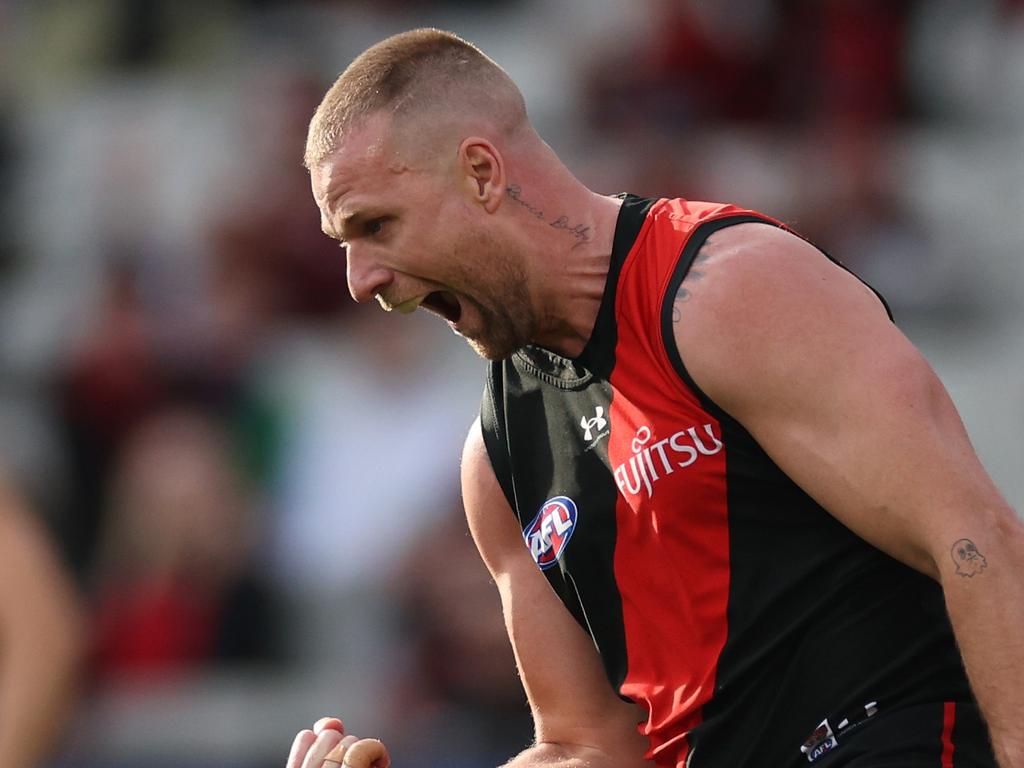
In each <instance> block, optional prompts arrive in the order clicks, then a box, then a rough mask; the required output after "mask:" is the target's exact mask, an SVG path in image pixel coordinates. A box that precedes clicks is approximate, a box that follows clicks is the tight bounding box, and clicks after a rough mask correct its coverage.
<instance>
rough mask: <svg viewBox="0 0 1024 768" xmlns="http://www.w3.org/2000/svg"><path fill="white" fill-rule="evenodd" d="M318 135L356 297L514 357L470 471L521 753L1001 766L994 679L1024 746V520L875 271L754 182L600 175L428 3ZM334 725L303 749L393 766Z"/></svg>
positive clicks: (547, 762) (316, 179) (370, 743)
mask: <svg viewBox="0 0 1024 768" xmlns="http://www.w3.org/2000/svg"><path fill="white" fill-rule="evenodd" d="M306 164H307V167H308V168H309V169H310V173H311V180H312V188H313V194H314V197H315V199H316V202H317V205H318V206H319V208H320V211H321V217H322V225H323V229H324V231H325V232H326V233H327V234H328V235H330V236H332V237H336V238H338V239H339V240H341V241H342V242H343V244H344V245H345V247H346V249H347V258H348V282H349V289H350V291H351V293H352V295H353V297H354V298H355V299H356V300H357V301H363V302H365V301H369V300H370V299H373V298H376V299H377V301H379V302H380V304H381V306H383V307H384V308H385V309H386V310H391V309H398V310H399V311H401V312H411V311H413V310H414V309H416V308H419V307H422V308H424V309H426V310H428V311H431V312H433V313H435V314H437V315H440V316H441V317H442V318H443V319H444V320H446V321H447V322H448V323H449V325H450V326H451V327H452V328H453V329H454V330H455V331H456V333H458V334H460V335H462V336H464V337H465V338H466V339H467V340H468V341H469V343H470V344H471V345H472V346H473V347H474V348H475V349H476V350H478V351H479V352H480V354H481V355H483V356H484V357H486V358H488V359H490V360H492V361H494V362H492V364H491V367H490V370H489V374H488V378H487V388H486V392H485V396H484V402H483V407H482V410H481V419H480V420H479V421H478V422H477V423H476V424H475V425H474V426H473V428H472V429H471V431H470V434H469V437H468V439H467V441H466V447H465V452H464V456H463V466H462V480H463V492H464V497H465V504H466V511H467V515H468V519H469V525H470V529H471V531H472V533H473V536H474V538H475V540H476V543H477V546H478V548H479V550H480V553H481V555H482V556H483V559H484V561H485V562H486V563H487V565H488V567H489V568H490V570H491V572H492V574H493V576H494V579H495V581H496V583H497V585H498V588H499V591H500V593H501V598H502V602H503V606H504V612H505V617H506V622H507V625H508V630H509V635H510V637H511V640H512V644H513V646H514V649H515V652H516V658H517V662H518V665H519V669H520V674H521V676H522V680H523V685H524V687H525V689H526V693H527V696H528V698H529V702H530V706H531V709H532V712H533V716H534V719H535V723H536V744H535V745H534V746H532V747H531V748H529V749H527V750H526V751H525V752H523V753H522V754H520V755H519V756H518V757H515V758H514V759H512V761H511V762H510V763H508V768H527V767H528V766H529V767H534V766H536V767H537V768H540V767H541V766H543V767H545V768H568V767H569V766H584V765H585V766H592V768H630V766H641V765H648V764H650V762H648V761H653V762H654V763H655V764H657V765H661V766H675V767H676V768H682V767H683V766H687V767H690V768H700V767H703V766H711V767H712V768H740V767H742V766H759V767H761V766H764V767H766V768H777V767H778V766H798V765H806V764H808V762H810V763H816V764H817V766H826V767H827V768H836V767H837V766H850V767H856V768H886V767H887V766H892V767H895V766H899V767H900V768H910V767H916V766H936V767H938V766H943V767H947V766H994V765H995V759H994V757H993V755H992V752H991V751H990V747H989V743H988V738H987V737H986V734H985V730H986V726H985V724H984V723H983V721H982V717H981V714H979V710H978V705H980V710H981V713H982V714H983V715H984V719H985V721H987V728H988V730H989V731H990V733H991V738H992V742H993V743H994V746H995V753H996V755H998V759H999V765H1000V766H1002V768H1010V766H1024V727H1022V726H1021V725H1020V723H1019V721H1018V717H1019V714H1020V712H1022V711H1024V580H1022V578H1021V573H1022V572H1024V530H1022V526H1021V524H1020V522H1019V520H1018V518H1017V517H1016V515H1015V513H1014V512H1013V511H1012V510H1011V509H1010V508H1009V507H1008V505H1007V504H1006V502H1005V501H1004V500H1003V499H1002V498H1001V497H1000V495H999V493H998V492H997V491H996V489H995V488H994V487H993V485H992V483H991V481H990V480H989V479H988V477H987V476H986V474H985V472H984V470H983V469H982V467H981V466H980V465H979V463H978V460H977V458H976V457H975V455H974V452H973V450H972V448H971V446H970V443H969V442H968V439H967V436H966V434H965V433H964V430H963V427H962V425H961V423H960V420H959V418H958V417H957V414H956V412H955V410H954V407H953V405H952V404H951V402H950V400H949V398H948V397H947V395H946V393H945V392H944V390H943V388H942V386H941V385H940V384H939V382H938V381H937V379H936V377H935V375H934V374H933V373H932V371H931V370H930V369H929V367H928V365H927V364H926V363H925V361H924V360H923V359H922V358H921V356H920V355H919V354H918V353H917V352H916V351H915V350H914V348H913V347H912V346H911V345H910V343H909V342H908V341H907V340H906V339H905V337H904V336H903V335H902V334H901V333H900V332H899V331H898V330H897V329H896V327H895V326H894V325H893V323H892V322H891V320H890V317H889V315H888V312H887V309H886V307H885V305H884V303H883V302H882V301H881V300H880V298H879V297H878V296H877V295H876V294H875V293H873V291H871V290H870V289H868V288H867V287H866V286H865V285H863V284H862V283H860V282H859V281H858V280H857V279H856V278H855V277H853V276H852V275H851V274H850V273H848V272H846V271H845V270H844V269H843V268H841V267H840V266H839V265H837V264H836V263H835V262H833V261H831V260H830V259H829V258H828V257H826V256H825V255H824V254H823V253H822V252H821V251H819V250H817V249H816V248H814V247H813V246H812V245H810V244H808V243H807V242H805V241H804V240H802V239H801V238H799V237H797V236H795V235H794V234H792V233H790V232H789V231H787V230H786V228H785V227H784V226H783V225H781V224H779V222H776V221H774V220H771V219H769V218H767V217H765V216H762V215H760V214H757V213H754V212H751V211H743V210H740V209H737V208H734V207H732V206H726V205H717V204H710V203H693V202H689V201H685V200H642V199H639V198H635V197H632V196H628V195H627V196H625V197H618V198H610V197H604V196H601V195H598V194H595V193H593V192H591V191H590V190H588V189H586V188H585V187H584V186H583V185H582V184H580V183H579V182H578V181H577V180H576V179H575V178H574V177H573V176H572V174H571V173H570V172H569V171H568V170H567V169H566V168H565V167H564V166H563V165H562V163H561V162H559V160H558V158H557V157H556V156H555V155H554V153H553V152H552V151H551V149H550V148H549V147H548V146H547V145H545V144H544V142H543V141H542V140H541V139H540V138H539V137H538V136H537V134H536V133H535V131H534V130H533V128H532V127H531V126H530V123H529V122H528V120H527V117H526V112H525V108H524V104H523V99H522V96H521V95H520V93H519V91H518V89H517V88H516V87H515V85H514V84H513V83H512V82H511V80H510V79H509V78H508V77H507V76H506V75H505V73H504V72H502V71H501V70H500V69H499V68H498V67H497V66H496V65H495V64H494V63H493V62H491V61H490V60H489V59H487V58H486V57H485V56H484V55H483V54H482V53H480V52H479V51H478V50H477V49H475V48H474V47H472V46H471V45H469V44H468V43H466V42H464V41H462V40H459V39H458V38H456V37H454V36H452V35H449V34H446V33H442V32H438V31H436V30H417V31H414V32H409V33H405V34H402V35H398V36H396V37H393V38H390V39H388V40H385V41H383V42H382V43H379V44H377V45H375V46H373V47H372V48H370V49H369V50H368V51H366V52H365V53H363V54H362V55H361V56H360V57H359V58H357V59H356V60H355V61H354V62H353V63H352V65H351V66H350V67H349V68H348V69H347V70H346V71H345V72H344V73H343V74H342V75H341V76H340V78H339V79H338V81H337V82H336V83H335V84H334V86H333V87H332V88H331V89H330V91H329V92H328V93H327V95H326V97H325V98H324V100H323V102H322V103H321V105H320V107H319V109H318V110H317V112H316V114H315V116H314V117H313V120H312V123H311V125H310V132H309V139H308V142H307V147H306ZM524 543H525V545H526V546H524ZM538 566H539V567H538ZM954 632H955V640H954ZM957 644H959V647H960V650H961V652H962V658H963V663H964V664H965V665H966V675H965V672H964V670H963V667H962V666H961V661H960V656H959V655H958V652H957ZM968 678H969V680H970V687H968ZM972 689H973V694H972ZM975 696H976V701H977V704H976V703H975ZM638 722H639V732H640V734H642V736H645V737H646V739H641V738H639V737H638V735H637V723H638ZM342 734H343V729H342V727H341V724H340V722H339V721H337V720H333V719H325V720H321V721H319V722H318V724H317V726H316V728H315V731H303V732H301V733H300V734H299V735H298V736H297V737H296V741H295V744H294V745H293V750H292V754H291V757H290V758H289V763H288V765H289V768H314V767H315V766H319V765H321V764H322V763H324V761H325V760H326V765H328V766H330V765H331V764H332V761H333V762H334V763H338V762H341V761H342V760H344V761H345V762H346V764H349V765H353V766H369V765H377V766H383V765H386V764H387V762H388V757H387V752H386V749H385V748H384V746H383V745H382V744H381V743H380V742H377V741H374V740H365V739H364V740H359V739H357V738H356V737H354V736H343V735H342Z"/></svg>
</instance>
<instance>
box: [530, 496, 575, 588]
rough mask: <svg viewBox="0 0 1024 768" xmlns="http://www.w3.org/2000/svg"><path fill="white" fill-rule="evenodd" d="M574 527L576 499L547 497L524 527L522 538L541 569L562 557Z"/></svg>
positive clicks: (545, 568)
mask: <svg viewBox="0 0 1024 768" xmlns="http://www.w3.org/2000/svg"><path fill="white" fill-rule="evenodd" d="M574 530H576V502H574V501H573V500H572V499H570V498H569V497H568V496H555V497H554V498H553V499H548V500H547V501H545V502H544V504H543V505H542V506H541V508H540V512H538V513H537V516H536V517H535V518H533V521H532V522H531V523H530V524H529V525H528V526H526V528H524V529H523V540H524V541H525V542H526V546H527V547H529V548H530V554H531V555H533V559H534V560H535V561H536V562H537V565H539V566H540V567H541V569H542V570H545V571H546V570H547V569H548V568H550V567H551V566H553V565H554V564H555V563H557V562H558V559H559V558H560V557H561V556H562V553H563V552H564V551H565V548H566V546H567V545H568V544H569V539H570V538H571V537H572V532H573V531H574Z"/></svg>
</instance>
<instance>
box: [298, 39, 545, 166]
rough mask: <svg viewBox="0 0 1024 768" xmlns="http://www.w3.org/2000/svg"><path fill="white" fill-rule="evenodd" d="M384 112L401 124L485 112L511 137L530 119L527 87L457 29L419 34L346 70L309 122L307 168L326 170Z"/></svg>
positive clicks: (375, 50)
mask: <svg viewBox="0 0 1024 768" xmlns="http://www.w3.org/2000/svg"><path fill="white" fill-rule="evenodd" d="M378 111H387V112H389V113H390V114H391V115H392V116H393V117H394V118H395V119H396V120H399V121H400V120H403V119H405V118H409V117H420V116H436V117H448V118H451V117H452V116H466V115H471V116H472V115H479V116H481V117H485V118H487V119H488V120H489V122H490V123H491V124H493V125H494V126H495V127H497V128H499V129H501V130H503V131H504V132H507V133H511V132H513V131H515V130H516V129H518V128H519V127H520V126H521V125H522V124H523V123H525V121H526V104H525V102H524V100H523V95H522V93H521V92H520V91H519V88H518V87H517V86H516V84H515V83H514V82H512V79H511V78H510V77H509V76H508V75H507V74H505V71H504V70H503V69H502V68H501V67H499V66H498V65H497V64H495V63H494V61H493V60H491V59H490V58H489V57H488V56H486V55H485V54H484V53H483V52H482V51H481V50H480V49H479V48H477V47H476V46H475V45H473V44H472V43H470V42H467V41H466V40H463V39H462V38H460V37H458V36H457V35H453V34H452V33H451V32H443V31H441V30H439V29H431V28H425V29H415V30H412V31H410V32H403V33H401V34H398V35H394V36H393V37H389V38H387V39H386V40H382V41H381V42H379V43H377V44H376V45H374V46H372V47H371V48H368V49H367V50H366V51H364V52H363V53H362V54H360V55H359V56H358V57H357V58H356V59H355V60H354V61H353V62H352V63H351V64H350V65H349V66H348V68H346V69H345V71H344V72H342V73H341V75H340V76H339V77H338V79H337V80H336V81H335V82H334V85H332V86H331V88H330V90H329V91H327V95H325V96H324V99H323V101H321V102H320V106H319V107H317V110H316V113H315V114H314V115H313V119H312V121H311V122H310V124H309V134H308V136H307V138H306V154H305V158H304V164H305V166H306V167H307V168H313V167H314V166H316V165H319V164H320V163H321V162H322V161H323V160H324V158H326V157H327V156H328V155H330V154H331V153H332V152H334V150H335V149H337V147H338V144H339V143H340V141H341V139H342V137H343V136H344V135H345V133H346V132H347V131H349V130H351V129H353V128H355V127H358V126H359V124H360V122H361V121H362V120H364V119H365V118H367V117H368V116H370V115H371V114H374V113H376V112H378Z"/></svg>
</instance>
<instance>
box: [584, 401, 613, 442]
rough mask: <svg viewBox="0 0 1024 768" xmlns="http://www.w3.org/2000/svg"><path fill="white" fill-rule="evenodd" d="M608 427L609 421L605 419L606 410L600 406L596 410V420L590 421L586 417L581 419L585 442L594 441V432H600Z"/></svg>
mask: <svg viewBox="0 0 1024 768" xmlns="http://www.w3.org/2000/svg"><path fill="white" fill-rule="evenodd" d="M607 426H608V420H607V419H606V418H605V417H604V408H603V407H602V406H600V405H599V406H597V407H596V408H594V418H592V419H588V418H587V417H586V416H581V417H580V428H581V429H582V430H583V439H584V440H587V441H590V440H593V439H594V432H595V431H597V432H600V431H601V430H602V429H604V428H605V427H607Z"/></svg>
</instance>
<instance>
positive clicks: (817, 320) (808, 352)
mask: <svg viewBox="0 0 1024 768" xmlns="http://www.w3.org/2000/svg"><path fill="white" fill-rule="evenodd" d="M755 226H757V225H755ZM761 229H766V228H763V227H762V228H761ZM737 234H740V233H737ZM748 237H749V238H750V244H749V246H748V247H742V246H741V247H739V248H738V249H737V250H734V251H732V252H730V253H727V254H725V255H724V256H723V257H722V258H721V259H720V261H719V263H717V264H716V263H710V264H709V263H705V264H704V265H702V270H703V272H704V273H705V274H706V275H707V277H705V278H704V279H703V280H702V281H701V283H700V285H699V286H698V287H695V288H693V289H692V290H691V297H690V300H689V301H688V302H687V306H686V312H685V313H684V315H685V316H684V318H683V320H684V322H682V323H680V324H678V325H677V326H676V342H677V344H678V346H679V348H680V354H681V355H682V356H683V357H684V359H687V361H688V365H689V367H690V373H691V375H692V376H693V377H694V379H695V381H697V383H698V384H699V385H700V386H701V387H702V388H703V389H704V390H705V392H706V393H707V394H708V395H709V396H710V397H711V398H712V399H714V400H715V401H716V402H717V403H718V404H719V405H721V406H722V407H723V408H724V409H725V410H726V411H727V412H729V413H730V414H731V415H732V416H734V417H735V418H736V419H737V420H738V421H740V422H741V423H742V424H743V425H744V426H745V427H746V428H747V430H749V431H750V433H751V434H752V435H753V437H754V438H755V439H756V440H757V441H758V443H759V444H760V445H761V446H762V447H763V448H764V450H765V451H766V453H768V455H769V456H770V457H771V458H772V459H773V460H774V461H775V462H776V463H777V464H778V465H779V467H780V468H781V469H782V470H783V471H784V472H786V474H787V475H789V476H790V477H791V478H792V479H793V480H794V481H795V482H796V483H797V484H798V485H800V486H801V487H802V488H803V489H804V490H805V491H806V492H807V493H808V494H809V495H810V496H811V497H813V498H814V499H815V500H816V501H818V502H819V503H820V504H821V505H822V506H823V507H825V508H826V509H827V510H828V511H829V512H830V513H832V514H833V515H834V516H835V517H836V518H838V519H839V520H840V521H841V522H843V523H844V524H845V525H846V526H847V527H849V528H850V529H851V530H853V531H854V532H855V533H857V534H858V535H860V536H861V537H862V538H864V539H865V540H867V541H868V542H870V543H872V544H873V545H875V546H876V547H878V548H879V549H882V550H883V551H886V552H887V553H888V554H890V555H892V556H894V557H896V558H897V559H899V560H902V561H903V562H905V563H907V564H908V565H911V566H912V567H914V568H916V569H918V570H920V571H922V572H924V573H928V574H929V575H932V576H934V577H936V578H938V577H940V576H941V574H940V571H939V567H940V566H942V567H946V566H947V565H952V563H950V562H949V557H948V549H949V547H950V545H951V544H952V543H953V542H954V541H956V540H957V539H958V538H961V537H964V536H967V534H968V532H970V531H975V530H977V529H980V528H986V527H988V525H989V522H990V516H991V515H1000V514H1004V513H1005V512H1004V511H1003V510H1005V502H1002V500H1001V499H1000V497H999V494H998V492H997V491H996V490H995V488H994V487H993V485H992V483H991V481H990V480H989V479H988V476H987V474H986V473H985V471H984V469H983V468H982V467H981V465H980V463H979V462H978V459H977V457H976V456H975V453H974V450H973V448H972V447H971V444H970V441H969V440H968V438H967V434H966V432H965V431H964V428H963V425H962V423H961V421H960V418H959V416H958V415H957V412H956V409H955V407H954V406H953V404H952V402H951V400H950V398H949V396H948V395H947V394H946V391H945V389H944V388H943V386H942V384H941V383H940V382H939V380H938V378H937V377H936V376H935V374H934V372H933V371H932V370H931V368H930V367H929V365H928V364H927V362H926V361H925V360H924V358H923V357H922V356H921V354H920V353H919V352H918V351H917V350H916V349H915V348H914V347H913V345H912V344H911V343H910V342H909V341H908V340H907V339H906V337H905V336H904V335H903V334H902V333H901V332H900V331H899V330H898V329H897V328H896V326H895V325H893V324H892V323H891V322H890V321H889V319H888V317H887V316H886V314H885V312H884V309H883V308H882V306H881V304H880V303H879V302H878V300H877V298H875V297H874V296H873V294H871V293H870V292H869V291H868V290H867V289H866V288H865V287H864V286H863V284H861V283H860V282H859V281H858V280H857V279H856V278H855V277H853V276H852V275H850V274H849V273H848V272H846V271H845V270H843V269H841V268H840V267H838V266H837V265H835V264H833V263H832V262H830V261H828V260H827V259H826V258H825V257H824V256H823V255H822V254H821V253H820V252H818V251H817V250H816V249H814V248H813V247H812V246H810V245H808V244H806V243H804V242H803V241H800V240H799V239H797V238H795V237H793V236H792V235H788V234H786V233H784V232H781V231H779V232H773V233H769V232H762V231H757V232H753V233H748ZM712 262H713V259H712ZM702 310H703V312H702ZM706 313H710V314H711V315H713V316H714V319H715V327H716V330H717V334H716V335H717V340H718V341H719V343H718V344H716V345H708V344H701V343H700V342H699V338H698V336H697V335H696V334H697V333H698V332H699V330H700V325H701V323H702V315H704V314H706ZM975 535H976V536H980V535H982V534H981V533H975Z"/></svg>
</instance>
